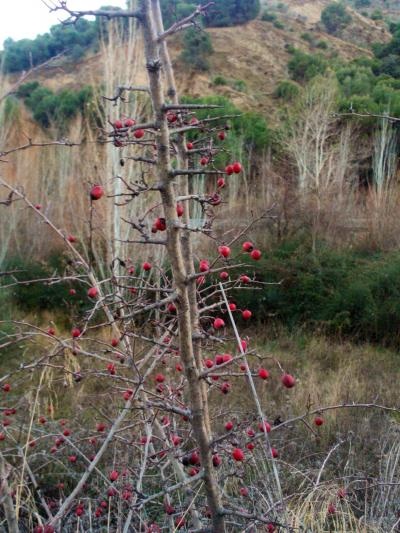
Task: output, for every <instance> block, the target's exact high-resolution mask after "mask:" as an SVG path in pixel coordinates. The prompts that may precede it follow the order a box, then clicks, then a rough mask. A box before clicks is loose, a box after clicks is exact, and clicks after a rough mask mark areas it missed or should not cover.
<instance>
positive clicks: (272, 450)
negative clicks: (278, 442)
mask: <svg viewBox="0 0 400 533" xmlns="http://www.w3.org/2000/svg"><path fill="white" fill-rule="evenodd" d="M271 455H272V458H273V459H276V458H277V457H279V452H278V450H277V449H276V448H271Z"/></svg>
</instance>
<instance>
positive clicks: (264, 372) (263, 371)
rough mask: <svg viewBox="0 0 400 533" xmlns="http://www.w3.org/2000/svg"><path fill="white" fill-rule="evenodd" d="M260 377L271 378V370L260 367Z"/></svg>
mask: <svg viewBox="0 0 400 533" xmlns="http://www.w3.org/2000/svg"><path fill="white" fill-rule="evenodd" d="M258 377H259V378H261V379H268V378H269V372H268V370H267V369H266V368H260V369H259V371H258Z"/></svg>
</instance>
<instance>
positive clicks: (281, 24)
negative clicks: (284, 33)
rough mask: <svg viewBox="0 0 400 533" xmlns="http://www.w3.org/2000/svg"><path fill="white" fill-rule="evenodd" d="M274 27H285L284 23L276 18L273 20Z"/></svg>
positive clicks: (280, 28) (281, 28) (282, 28)
mask: <svg viewBox="0 0 400 533" xmlns="http://www.w3.org/2000/svg"><path fill="white" fill-rule="evenodd" d="M274 27H275V28H277V29H278V30H284V29H285V25H284V24H283V22H281V21H280V20H276V21H275V22H274Z"/></svg>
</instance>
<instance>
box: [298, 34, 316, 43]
mask: <svg viewBox="0 0 400 533" xmlns="http://www.w3.org/2000/svg"><path fill="white" fill-rule="evenodd" d="M300 37H301V38H302V39H303V41H306V42H307V43H310V44H311V43H313V42H314V37H313V36H312V35H311V33H309V32H308V31H306V32H304V33H302V34H301V35H300Z"/></svg>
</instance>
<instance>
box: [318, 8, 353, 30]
mask: <svg viewBox="0 0 400 533" xmlns="http://www.w3.org/2000/svg"><path fill="white" fill-rule="evenodd" d="M351 20H352V19H351V16H350V15H349V13H347V11H346V8H345V7H344V5H343V4H339V3H338V2H333V3H332V4H329V5H328V6H327V7H326V8H325V9H324V10H323V11H322V13H321V22H322V23H323V25H324V26H325V28H326V31H327V32H328V33H332V34H335V33H338V32H339V31H341V30H342V29H343V28H345V27H346V26H347V25H348V24H349V23H350V22H351Z"/></svg>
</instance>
